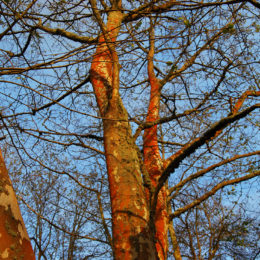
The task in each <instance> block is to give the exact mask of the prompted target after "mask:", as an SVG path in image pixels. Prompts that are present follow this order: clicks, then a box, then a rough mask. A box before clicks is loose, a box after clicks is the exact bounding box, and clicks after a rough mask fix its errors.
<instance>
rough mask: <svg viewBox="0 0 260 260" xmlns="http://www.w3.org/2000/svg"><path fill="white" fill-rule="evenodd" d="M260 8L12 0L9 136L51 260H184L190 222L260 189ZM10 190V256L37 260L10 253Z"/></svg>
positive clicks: (6, 102) (4, 252) (8, 6)
mask: <svg viewBox="0 0 260 260" xmlns="http://www.w3.org/2000/svg"><path fill="white" fill-rule="evenodd" d="M259 7H260V5H259V2H257V1H255V0H250V1H242V0H241V1H239V0H230V1H160V0H156V1H141V0H140V1H130V0H129V1H120V0H109V1H106V0H102V1H96V0H90V1H85V0H76V1H66V0H56V1H55V0H50V1H41V0H28V1H19V0H14V1H7V0H1V2H0V8H1V9H0V13H1V19H0V26H1V32H0V39H1V42H0V57H1V66H0V76H1V78H0V83H1V90H0V91H1V92H0V98H1V127H2V128H1V131H2V136H3V137H2V138H1V139H3V138H6V140H7V141H6V153H7V154H8V152H9V154H11V152H12V153H13V152H14V151H15V153H16V154H17V156H18V158H19V163H20V164H21V165H22V170H21V171H20V170H19V171H17V174H16V175H15V174H12V178H13V179H14V180H15V181H16V189H17V190H18V192H19V198H20V199H21V201H22V202H23V205H24V206H26V207H27V208H29V209H30V211H29V213H28V214H27V215H25V220H26V221H25V222H26V223H27V227H28V230H29V233H30V234H32V235H31V240H32V241H33V245H34V249H35V250H34V251H35V252H37V255H38V259H41V258H43V259H51V258H52V259H55V257H57V258H59V259H73V258H77V259H79V257H81V258H82V259H84V257H85V259H86V258H87V257H89V258H91V257H92V258H95V257H99V258H100V259H101V258H102V257H104V259H107V258H109V257H111V255H113V257H114V258H115V259H167V257H174V258H175V259H182V256H184V257H185V250H183V251H184V252H182V247H181V246H180V245H179V242H178V239H180V237H181V235H182V234H177V233H176V232H178V231H180V230H181V229H176V230H175V226H176V224H177V223H178V221H179V220H178V219H179V217H181V216H182V215H183V216H184V215H185V216H189V212H193V211H192V210H196V208H198V209H199V207H201V206H202V205H206V204H205V203H206V201H207V200H208V199H209V198H210V197H212V196H214V195H215V194H216V193H217V194H218V193H220V192H221V190H225V189H228V188H229V186H232V187H233V186H235V185H236V184H239V185H241V186H242V187H243V188H242V191H244V192H245V193H248V192H249V191H250V190H251V192H252V193H255V192H256V186H254V187H252V188H251V189H249V188H250V187H249V186H248V185H247V183H248V181H249V180H250V179H253V180H254V182H253V183H257V181H258V178H257V177H258V176H259V174H260V172H259V170H258V168H257V159H258V158H257V156H259V145H258V143H257V138H258V135H257V134H258V132H257V131H258V128H259V123H258V119H259V117H258V113H257V110H258V108H259V103H257V99H258V97H259V95H260V91H259V40H258V37H259V30H260V27H259V26H260V25H259V24H258V18H259ZM257 36H258V37H257ZM11 161H12V160H11ZM2 165H4V163H3V162H2ZM11 168H12V167H11ZM5 172H6V171H5ZM4 176H7V175H6V173H5V175H4ZM3 180H4V181H3ZM0 183H1V189H0V198H4V200H0V209H1V212H2V213H1V218H2V215H3V216H5V218H6V220H5V221H1V223H0V225H1V226H0V227H1V229H0V230H1V236H0V245H1V246H2V248H1V247H0V250H1V251H0V254H1V257H2V258H8V257H11V256H12V257H13V256H16V257H18V258H19V257H20V258H21V259H22V258H24V259H34V257H33V256H32V250H31V251H30V250H27V251H30V252H29V253H28V252H27V251H23V249H19V250H15V249H16V248H17V247H16V246H14V244H13V243H11V242H8V243H5V244H3V243H2V241H9V240H8V239H10V241H11V240H14V241H15V243H17V244H18V243H20V244H21V242H19V241H21V239H20V240H19V237H20V236H21V234H22V233H21V232H20V231H19V232H20V233H19V234H20V235H19V236H18V235H17V234H18V233H17V232H18V231H17V230H21V227H20V226H21V225H19V223H22V220H21V218H20V216H19V219H18V218H17V220H16V223H15V224H13V226H12V228H10V226H8V225H9V224H8V221H9V220H8V218H9V219H14V218H12V216H13V213H14V212H19V208H18V205H17V203H16V204H15V205H12V201H13V200H11V199H10V196H13V195H11V192H9V190H11V188H9V187H11V184H10V181H9V182H8V185H7V184H6V183H7V177H2V175H1V182H0ZM7 188H8V189H9V190H7ZM227 195H228V193H227ZM13 197H14V196H13ZM3 201H4V202H3ZM24 206H22V207H24ZM30 216H32V217H30ZM31 219H34V221H31ZM192 219H194V218H191V221H192ZM177 220H178V221H177ZM19 221H20V222H19ZM43 221H44V223H43ZM30 224H31V227H30ZM19 228H20V229H19ZM44 230H45V231H44ZM180 232H182V231H180ZM61 233H63V234H65V236H61V235H60V234H61ZM3 234H4V235H3ZM23 234H24V233H23ZM53 234H54V235H53ZM183 234H186V233H185V232H184V231H183ZM53 236H54V237H55V238H56V240H55V241H54V239H53ZM66 236H67V237H66ZM168 236H169V237H170V238H171V241H172V242H171V245H170V246H169V241H168ZM11 238H12V239H11ZM26 239H27V241H28V236H26ZM82 240H84V241H87V243H86V244H84V243H81V242H82ZM3 245H4V246H3ZM48 246H49V247H50V246H52V247H57V248H59V249H57V251H56V253H55V254H56V255H55V254H49V253H48V252H47V251H48V250H47V248H48ZM169 248H170V249H171V250H169ZM66 250H67V251H68V252H66V253H65V251H66ZM27 254H28V255H27ZM170 254H171V256H170Z"/></svg>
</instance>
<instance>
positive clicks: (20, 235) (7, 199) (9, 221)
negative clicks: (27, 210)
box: [0, 151, 35, 260]
mask: <svg viewBox="0 0 260 260" xmlns="http://www.w3.org/2000/svg"><path fill="white" fill-rule="evenodd" d="M0 259H24V260H32V259H35V256H34V252H33V249H32V246H31V243H30V239H29V236H28V234H27V231H26V228H25V225H24V222H23V219H22V216H21V213H20V209H19V205H18V202H17V199H16V196H15V193H14V190H13V187H12V183H11V180H10V178H9V176H8V172H7V169H6V167H5V163H4V159H3V156H2V153H1V151H0Z"/></svg>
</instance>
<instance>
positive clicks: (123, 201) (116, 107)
mask: <svg viewBox="0 0 260 260" xmlns="http://www.w3.org/2000/svg"><path fill="white" fill-rule="evenodd" d="M97 19H98V18H97ZM121 21H122V14H121V12H120V11H111V12H110V13H109V15H108V21H107V24H106V26H105V27H104V28H103V34H102V35H100V38H99V45H98V47H97V50H96V54H95V55H94V58H93V61H92V67H91V82H92V85H93V88H94V91H95V95H96V99H97V103H98V106H99V110H100V114H101V116H102V118H103V127H104V129H103V130H104V146H105V154H106V163H107V173H108V179H109V188H110V199H111V208H112V219H113V221H112V233H113V253H114V258H115V259H158V257H157V252H156V249H155V242H154V237H153V235H152V234H151V232H150V227H149V217H150V212H149V203H148V201H147V196H146V194H147V193H146V191H145V188H144V186H143V180H142V174H141V168H142V167H141V165H142V163H141V160H140V158H139V156H138V148H137V147H136V145H135V142H134V139H133V136H132V131H131V127H130V124H129V122H128V114H127V112H126V109H125V108H124V106H123V103H122V100H121V98H120V95H119V69H120V66H119V63H118V57H117V53H116V51H115V40H116V38H117V35H118V32H119V28H120V25H121Z"/></svg>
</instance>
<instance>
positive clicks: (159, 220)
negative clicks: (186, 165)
mask: <svg viewBox="0 0 260 260" xmlns="http://www.w3.org/2000/svg"><path fill="white" fill-rule="evenodd" d="M153 56H154V31H153V26H152V24H151V29H150V48H149V52H148V57H147V58H148V77H149V82H150V87H151V91H150V102H149V107H148V113H147V117H146V122H147V123H151V122H155V121H156V120H158V119H159V111H160V95H161V85H160V83H159V80H158V79H157V78H156V76H155V73H154V64H153ZM143 139H144V165H145V168H146V170H147V172H148V173H149V177H150V180H151V184H152V187H153V190H155V188H156V187H157V184H158V180H159V178H160V176H161V174H162V170H163V162H162V158H161V155H160V151H159V146H158V138H157V125H154V126H152V127H150V128H146V129H145V131H144V137H143ZM150 196H152V194H150ZM151 220H152V223H153V222H154V224H155V239H156V250H157V252H158V256H159V259H161V260H163V259H166V258H167V251H168V237H167V231H168V213H167V193H166V189H165V187H162V188H161V190H160V192H159V193H158V198H157V205H156V210H155V212H152V214H151Z"/></svg>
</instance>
